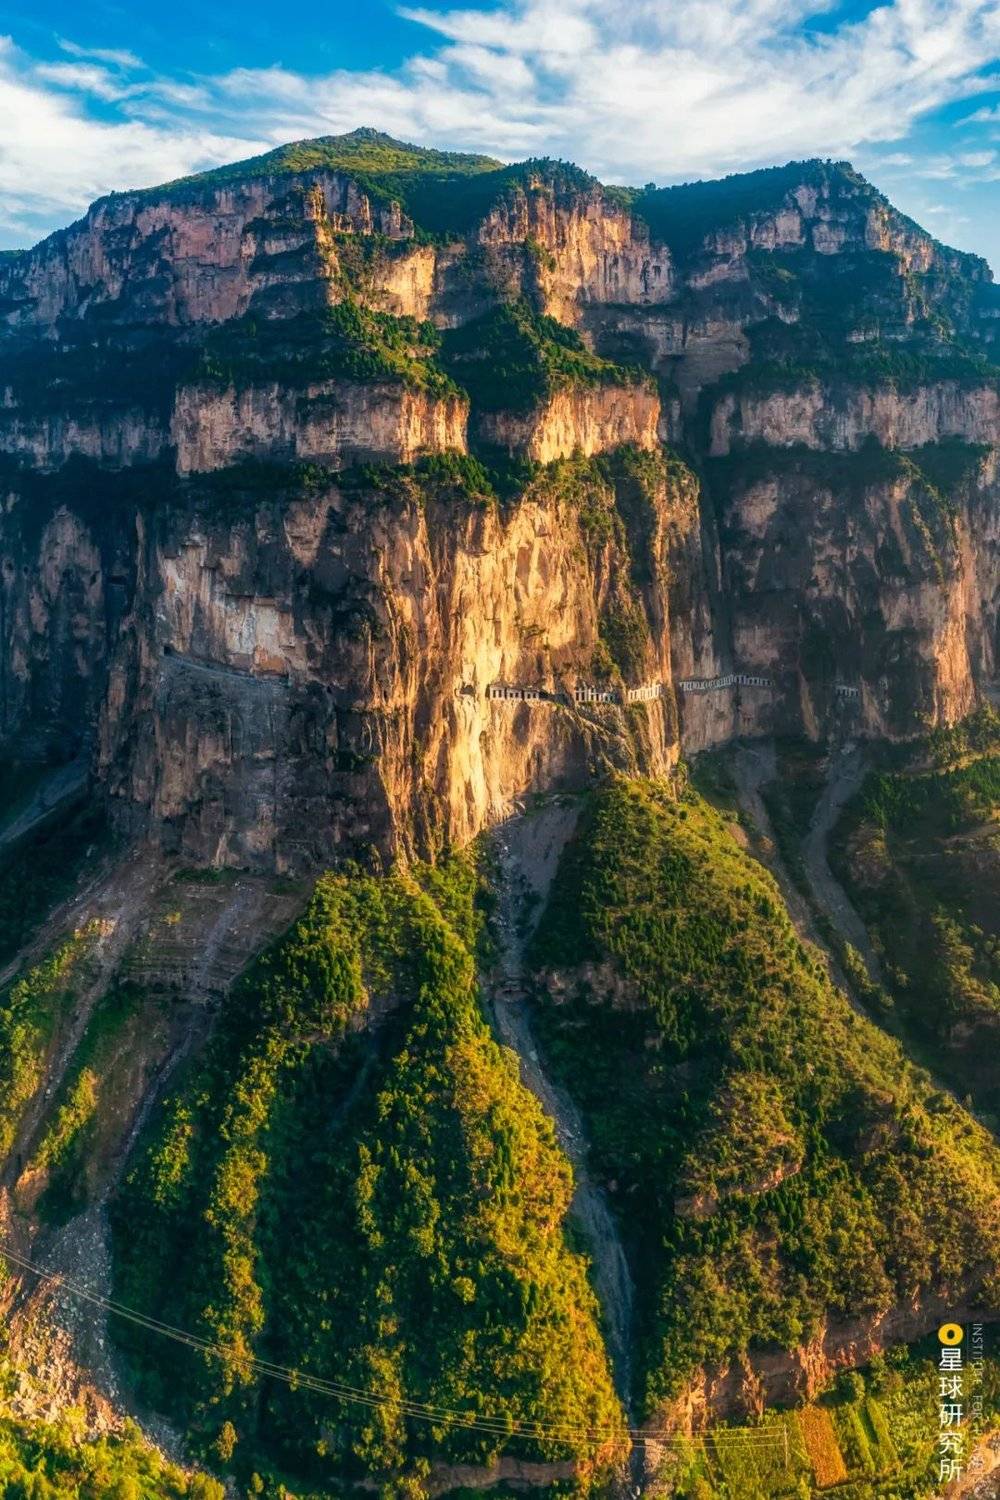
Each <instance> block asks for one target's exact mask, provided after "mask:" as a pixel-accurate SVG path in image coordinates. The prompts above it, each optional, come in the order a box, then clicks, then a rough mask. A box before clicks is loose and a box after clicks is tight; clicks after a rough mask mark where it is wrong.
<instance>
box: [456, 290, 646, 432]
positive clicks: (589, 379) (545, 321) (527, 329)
mask: <svg viewBox="0 0 1000 1500" xmlns="http://www.w3.org/2000/svg"><path fill="white" fill-rule="evenodd" d="M442 358H443V363H444V365H445V368H446V369H447V370H448V372H449V374H450V375H451V376H452V377H453V378H454V379H455V380H456V381H457V382H458V383H459V384H460V385H462V386H463V387H464V388H465V389H466V390H467V391H468V392H469V394H470V395H471V397H472V401H473V405H474V406H476V407H479V408H480V409H481V410H483V411H511V412H523V411H530V410H531V409H532V408H533V407H534V406H536V405H537V404H538V403H539V402H540V401H544V400H545V399H546V397H548V396H551V395H552V394H553V393H554V392H556V391H559V390H566V389H569V388H571V387H573V386H588V385H590V386H593V385H639V384H643V383H646V382H648V381H649V379H650V377H649V376H648V375H647V374H646V373H645V372H644V371H642V370H640V369H638V368H635V367H630V366H626V365H616V364H612V363H611V361H610V360H606V359H601V358H599V357H598V355H596V354H592V353H591V352H590V350H589V349H588V348H587V346H586V344H585V343H584V342H583V339H582V338H581V337H580V335H579V333H577V331H576V329H575V328H568V327H567V326H566V325H565V324H564V323H560V322H559V321H558V320H557V319H556V318H549V317H544V316H542V315H540V314H538V313H536V312H533V311H532V309H531V308H530V307H529V306H528V304H527V303H526V302H524V301H519V302H505V303H502V304H501V305H500V306H499V307H495V308H494V309H493V310H492V311H491V312H488V313H486V314H485V316H483V317H481V318H476V319H474V320H473V321H472V322H469V323H465V324H463V325H462V326H461V327H460V328H456V329H453V330H452V331H451V332H450V333H448V334H447V335H446V336H445V340H444V353H443V356H442Z"/></svg>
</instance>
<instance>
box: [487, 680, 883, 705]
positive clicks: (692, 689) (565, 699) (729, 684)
mask: <svg viewBox="0 0 1000 1500" xmlns="http://www.w3.org/2000/svg"><path fill="white" fill-rule="evenodd" d="M676 686H677V688H678V689H679V690H680V691H681V692H682V693H714V692H720V691H722V690H723V689H725V688H733V687H760V688H773V687H774V683H773V682H772V681H771V679H770V678H769V677H759V676H757V675H755V674H754V673H750V672H731V673H729V674H728V675H727V676H725V677H688V678H681V680H680V681H679V682H678V683H677V684H676ZM850 691H852V692H856V691H857V690H856V689H850ZM669 694H670V686H669V684H668V683H665V682H643V683H640V684H639V686H638V687H627V688H606V687H593V686H591V685H589V684H587V683H581V684H579V685H578V686H577V687H575V688H574V689H573V691H572V693H562V692H550V691H549V690H548V689H547V688H541V687H521V686H515V685H514V684H512V683H507V682H491V683H490V685H489V687H488V688H487V689H486V696H487V698H494V699H499V700H500V701H502V702H508V703H569V704H581V703H584V704H585V703H617V704H626V703H653V702H655V701H656V700H657V699H659V698H666V697H668V696H669Z"/></svg>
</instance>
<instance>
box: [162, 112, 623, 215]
mask: <svg viewBox="0 0 1000 1500" xmlns="http://www.w3.org/2000/svg"><path fill="white" fill-rule="evenodd" d="M315 171H327V172H342V173H345V174H347V175H349V176H350V178H351V180H352V181H353V182H355V183H356V184H357V186H358V187H359V188H360V189H361V190H362V191H363V192H365V193H367V194H368V195H369V197H370V198H371V199H372V200H373V202H374V203H376V204H381V205H388V204H391V203H398V204H399V205H400V207H401V209H402V210H403V212H404V214H406V215H407V216H408V217H409V218H410V219H412V221H413V223H414V225H415V226H416V229H417V232H418V234H421V233H422V234H423V235H429V236H432V237H435V238H449V237H451V236H454V235H462V234H466V233H468V231H469V230H471V229H472V228H473V227H474V226H475V225H476V224H477V223H479V222H480V221H481V220H482V219H483V218H485V216H486V215H487V214H488V213H489V211H490V209H491V208H492V207H493V206H494V205H495V204H496V203H498V202H499V201H500V200H501V199H503V198H504V197H506V196H507V195H509V194H510V193H511V192H512V191H514V190H517V189H525V188H526V189H528V190H529V191H530V190H531V189H532V187H533V186H535V187H537V189H538V190H539V191H557V192H558V191H563V190H567V189H575V190H583V191H586V190H589V189H593V188H596V187H598V186H599V184H598V183H597V180H596V179H595V178H593V177H591V176H590V174H589V173H587V172H584V171H583V170H582V169H581V168H580V167H576V166H573V165H572V163H570V162H562V161H553V160H550V159H548V158H541V159H539V160H529V161H524V162H515V163H512V164H511V165H509V166H508V165H505V164H504V163H502V162H499V161H497V160H495V159H494V158H493V157H489V156H475V155H468V154H465V153H463V152H459V151H434V150H430V149H428V148H425V147H422V146H411V145H407V144H406V143H405V142H403V141H397V140H394V139H393V138H392V137H391V136H388V135H385V134H383V133H382V132H381V131H378V130H372V129H370V128H365V129H361V130H354V131H351V132H350V134H348V135H340V136H320V137H318V138H317V139H315V140H305V141H293V142H292V143H291V144H289V145H287V146H279V147H277V148H276V149H275V150H274V151H268V152H266V153H265V154H264V155H262V156H254V157H250V158H249V159H248V160H246V161H241V162H234V163H232V164H230V165H227V166H224V167H216V168H214V169H213V170H211V171H208V172H201V173H199V174H197V175H196V176H194V177H182V178H178V179H177V181H175V182H170V183H166V184H164V186H163V187H157V188H147V189H144V190H143V192H142V195H141V196H143V197H155V198H160V197H185V196H189V195H191V194H193V193H197V192H199V191H200V190H203V189H205V190H209V191H212V190H214V189H216V188H218V187H225V186H228V185H235V184H238V183H240V182H246V181H249V180H252V179H254V178H259V177H272V176H280V175H289V176H291V175H293V174H298V173H308V172H315ZM615 192H616V190H614V189H612V190H611V193H612V196H614V194H615Z"/></svg>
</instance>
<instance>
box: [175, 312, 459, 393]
mask: <svg viewBox="0 0 1000 1500" xmlns="http://www.w3.org/2000/svg"><path fill="white" fill-rule="evenodd" d="M440 345H441V335H440V334H439V333H438V331H437V329H436V328H434V327H433V325H432V324H430V323H418V322H417V321H416V320H415V319H414V318H406V317H402V318H397V317H393V316H392V315H391V314H389V313H378V312H372V311H371V310H370V309H368V308H365V307H361V306H360V305H359V304H358V303H357V302H354V301H351V300H347V301H344V302H340V303H338V304H337V306H336V307H331V308H327V309H325V310H324V311H322V312H310V313H301V314H299V315H298V316H297V317H293V318H280V319H277V318H276V319H267V318H265V319H258V318H254V317H245V318H240V319H238V320H236V321H234V322H232V323H226V324H224V325H223V326H222V327H221V328H219V329H217V330H213V331H212V332H210V333H209V334H208V335H207V336H206V338H205V342H204V345H203V348H202V351H201V355H200V360H199V363H198V365H197V367H196V370H195V372H194V373H195V378H197V379H201V380H205V381H209V382H211V383H212V384H217V385H230V384H233V385H235V386H236V387H237V388H239V387H242V386H244V385H251V384H259V383H261V382H263V381H276V382H278V383H279V384H282V385H287V386H291V387H292V388H295V387H299V386H303V385H308V384H311V383H313V382H316V381H323V380H353V381H360V382H370V381H389V382H393V383H398V382H402V383H403V384H406V385H411V386H415V387H416V388H418V389H421V390H426V391H428V392H429V393H430V394H431V395H434V396H446V395H458V394H459V391H458V387H457V386H456V385H455V384H454V382H453V381H451V380H450V379H449V378H448V376H447V375H446V374H445V373H444V372H443V371H442V370H441V369H440V368H439V367H438V366H437V365H436V364H435V362H434V359H435V355H436V354H437V352H438V350H439V349H440Z"/></svg>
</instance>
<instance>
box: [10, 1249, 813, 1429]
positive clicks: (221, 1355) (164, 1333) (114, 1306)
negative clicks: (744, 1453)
mask: <svg viewBox="0 0 1000 1500" xmlns="http://www.w3.org/2000/svg"><path fill="white" fill-rule="evenodd" d="M0 1254H2V1255H3V1256H4V1258H5V1259H7V1260H9V1261H10V1262H11V1263H12V1264H13V1265H16V1266H18V1267H19V1268H20V1269H21V1270H23V1271H27V1272H29V1273H30V1274H31V1275H34V1276H37V1277H38V1278H39V1279H40V1280H41V1281H44V1282H47V1283H49V1284H50V1285H52V1286H54V1287H57V1288H60V1289H62V1290H65V1291H67V1292H69V1293H71V1294H72V1295H73V1296H75V1297H79V1298H80V1299H81V1300H82V1301H85V1302H88V1303H90V1304H91V1305H92V1306H94V1307H99V1308H101V1309H102V1310H103V1311H105V1312H108V1313H111V1314H113V1315H114V1316H115V1317H118V1318H122V1319H123V1320H125V1321H126V1322H129V1323H133V1324H135V1325H136V1326H137V1327H139V1328H142V1329H143V1330H144V1331H146V1332H147V1333H156V1334H159V1335H160V1336H161V1337H163V1338H168V1339H171V1340H173V1341H174V1342H175V1343H179V1344H182V1345H184V1346H186V1347H187V1348H190V1349H193V1350H196V1351H198V1352H200V1353H202V1354H209V1355H213V1356H215V1357H216V1358H218V1359H221V1360H224V1361H226V1362H227V1363H229V1364H235V1365H237V1366H238V1367H239V1368H240V1369H242V1370H246V1371H253V1372H255V1373H257V1374H260V1375H266V1376H268V1377H269V1378H270V1379H272V1380H278V1381H281V1382H282V1383H283V1384H285V1385H288V1386H290V1387H291V1388H293V1389H296V1390H298V1389H303V1390H309V1391H313V1392H315V1393H316V1394H318V1395H324V1396H332V1397H334V1398H336V1399H337V1400H339V1401H345V1402H349V1403H352V1404H356V1405H359V1406H367V1407H370V1408H382V1409H385V1408H388V1409H391V1410H394V1411H397V1412H399V1413H400V1415H402V1416H406V1417H411V1418H413V1419H415V1420H417V1421H424V1422H431V1423H434V1424H435V1425H448V1426H451V1427H461V1428H464V1429H466V1430H469V1431H473V1432H482V1433H488V1434H490V1435H492V1436H497V1437H522V1438H529V1439H533V1440H536V1441H537V1440H539V1439H549V1440H550V1441H556V1442H560V1441H561V1442H569V1441H571V1440H573V1439H576V1440H577V1441H581V1440H583V1441H587V1442H613V1441H621V1440H622V1439H623V1438H625V1437H628V1438H629V1439H630V1440H631V1442H632V1443H633V1444H636V1445H640V1444H643V1443H646V1442H651V1443H658V1444H663V1445H670V1444H681V1445H685V1444H690V1443H697V1442H703V1441H704V1439H705V1437H710V1438H711V1440H712V1443H713V1444H715V1445H718V1444H720V1443H721V1444H723V1445H726V1444H734V1445H737V1446H743V1447H748V1448H754V1449H756V1450H757V1451H761V1450H762V1449H764V1448H767V1447H769V1446H773V1445H782V1444H783V1445H784V1447H785V1448H786V1450H787V1432H786V1429H785V1428H784V1427H771V1428H767V1427H758V1428H727V1427H720V1428H716V1429H715V1430H714V1431H713V1432H711V1433H707V1434H699V1435H698V1436H696V1437H685V1436H683V1435H681V1434H678V1433H667V1432H648V1431H643V1430H640V1429H639V1428H634V1427H621V1428H619V1427H607V1428H587V1427H574V1426H571V1425H570V1424H568V1423H566V1424H559V1423H552V1422H535V1423H531V1422H508V1421H504V1420H502V1419H500V1418H490V1417H489V1416H477V1415H476V1414H475V1413H474V1412H467V1411H466V1412H459V1411H454V1410H451V1409H449V1408H446V1407H435V1406H432V1405H430V1404H429V1403H426V1402H420V1401H411V1400H408V1399H406V1398H404V1397H397V1396H386V1395H381V1394H378V1393H377V1392H374V1391H370V1390H364V1389H362V1388H360V1387H358V1386H351V1385H347V1384H346V1383H345V1382H342V1381H335V1380H327V1379H324V1378H323V1377H321V1376H318V1375H310V1374H309V1373H308V1372H306V1371H302V1370H294V1369H291V1368H290V1367H289V1366H287V1365H279V1364H274V1363H272V1362H271V1361H268V1360H263V1359H259V1358H258V1357H257V1356H255V1355H241V1354H234V1352H233V1350H231V1349H227V1348H226V1347H225V1345H222V1344H217V1343H214V1342H213V1341H212V1340H211V1339H206V1338H202V1337H201V1336H200V1335H199V1334H195V1333H191V1332H190V1331H189V1330H187V1329H183V1328H177V1327H174V1326H173V1325H172V1324H169V1323H164V1322H162V1321H161V1320H160V1319H158V1318H152V1317H150V1316H149V1315H148V1314H146V1313H141V1312H138V1311H136V1309H135V1308H130V1307H126V1306H125V1305H124V1304H123V1303H121V1302H117V1301H115V1300H114V1299H113V1298H111V1297H103V1296H101V1295H100V1294H99V1293H97V1292H94V1291H91V1290H90V1288H89V1287H84V1286H81V1285H80V1284H79V1283H78V1282H75V1281H73V1280H72V1279H71V1278H70V1277H68V1276H63V1275H61V1274H60V1273H58V1272H54V1271H45V1270H43V1269H42V1268H41V1266H37V1265H35V1264H34V1262H33V1261H30V1260H28V1259H27V1258H26V1257H25V1256H23V1255H20V1254H19V1253H18V1252H17V1251H15V1250H12V1249H10V1247H9V1246H8V1245H7V1244H6V1243H4V1242H3V1241H0Z"/></svg>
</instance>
